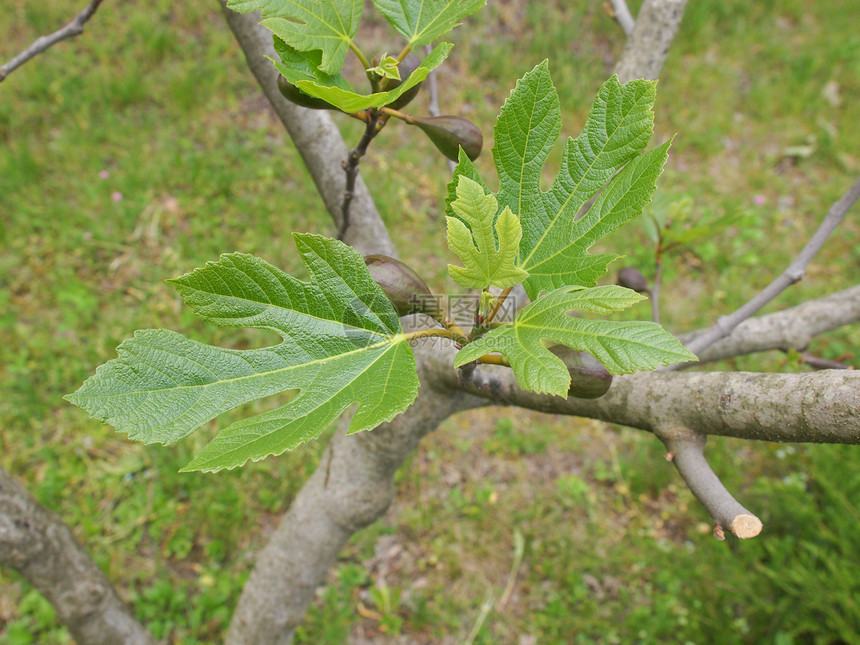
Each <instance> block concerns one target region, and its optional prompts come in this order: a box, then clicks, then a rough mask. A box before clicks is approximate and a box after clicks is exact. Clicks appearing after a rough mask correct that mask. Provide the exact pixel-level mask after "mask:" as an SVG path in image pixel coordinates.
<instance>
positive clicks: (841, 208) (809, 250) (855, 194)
mask: <svg viewBox="0 0 860 645" xmlns="http://www.w3.org/2000/svg"><path fill="white" fill-rule="evenodd" d="M858 198H860V179H858V180H857V181H855V182H854V183H853V184H852V185H851V187H850V188H849V189H848V191H847V192H846V193H845V194H844V195H843V196H842V197H841V198H840V199H839V201H837V202H836V203H835V204H833V206H831V207H830V210H829V211H827V216H826V217H825V218H824V221H823V222H821V225H820V226H819V227H818V230H817V231H815V234H813V236H812V237H811V238H810V240H809V242H807V243H806V246H804V247H803V249H802V250H801V251H800V253H798V254H797V257H796V258H794V260H793V261H792V263H791V264H789V265H788V268H786V269H785V271H783V272H782V273H781V274H780V275H779V276H778V277H777V278H776V279H775V280H774V281H773V282H771V283H770V284H769V285H768V286H766V287H765V288H764V289H762V290H761V291H760V292H759V293H758V294H757V295H756V296H754V297H753V298H752V299H751V300H749V301H748V302H747V303H746V304H744V305H743V306H741V307H740V308H739V309H737V310H736V311H734V312H733V313H731V314H729V315H727V316H721V317H720V318H718V319H717V322H716V323H714V325H713V326H712V327H709V328H708V329H706V330H705V331H704V332H702V333H700V334H698V335H697V336H696V337H695V338H693V339H692V340H691V341H690V342H689V343H688V344H687V349H689V350H690V351H691V352H693V353H694V354H696V355H698V354H699V353H701V352H703V351H704V350H706V349H707V348H708V347H710V346H711V345H713V344H714V343H716V342H717V341H718V340H720V339H722V338H725V337H726V336H728V335H729V334H731V333H732V330H733V329H735V327H737V326H738V325H740V324H741V323H742V322H743V321H745V320H746V319H748V318H749V317H750V316H752V315H753V314H755V313H756V312H757V311H758V310H759V309H761V308H762V307H764V306H765V305H766V304H767V303H769V302H770V301H771V300H773V299H774V298H776V297H777V296H778V295H779V294H781V293H782V292H783V291H785V290H786V289H787V288H788V287H790V286H791V285H793V284H795V283H796V282H799V281H800V280H802V279H803V276H804V274H805V272H806V267H807V265H808V264H809V263H810V261H811V260H812V258H813V257H814V256H815V254H816V253H818V250H819V249H820V248H821V247H822V246H824V242H825V241H827V238H828V237H829V236H830V234H831V233H832V232H833V231H834V230H835V229H836V227H837V226H839V224H840V222H842V220H843V219H844V218H845V215H846V213H848V211H849V210H850V209H851V207H852V206H853V205H854V203H855V202H856V201H857V199H858Z"/></svg>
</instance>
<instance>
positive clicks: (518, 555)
mask: <svg viewBox="0 0 860 645" xmlns="http://www.w3.org/2000/svg"><path fill="white" fill-rule="evenodd" d="M525 552H526V539H525V537H523V534H522V533H521V532H520V531H519V530H517V529H514V560H513V562H512V563H511V571H510V573H509V574H508V583H507V584H506V585H505V590H504V592H502V597H501V598H500V599H499V604H498V605H496V610H497V611H500V612H501V611H504V609H505V606H506V605H507V604H508V601H509V600H510V599H511V595H513V593H514V587H516V584H517V575H518V574H519V572H520V567H521V566H522V564H523V556H524V555H525Z"/></svg>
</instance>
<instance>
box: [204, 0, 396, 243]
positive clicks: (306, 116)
mask: <svg viewBox="0 0 860 645" xmlns="http://www.w3.org/2000/svg"><path fill="white" fill-rule="evenodd" d="M219 4H220V5H221V7H222V9H223V11H224V17H225V18H226V20H227V24H228V25H229V26H230V29H231V30H232V31H233V35H234V36H235V37H236V40H237V41H238V43H239V45H240V46H241V48H242V50H243V51H244V53H245V59H246V61H247V63H248V67H249V68H250V69H251V72H252V73H253V74H254V76H255V77H256V79H257V81H258V82H259V84H260V87H261V88H262V90H263V93H264V94H265V95H266V98H267V99H269V103H271V105H272V108H274V110H275V112H276V113H277V115H278V118H279V119H280V120H281V122H282V123H283V124H284V126H285V127H286V128H287V131H288V132H289V134H290V137H291V138H292V140H293V143H295V145H296V148H297V149H298V151H299V154H301V156H302V159H303V160H304V162H305V164H306V165H307V167H308V170H309V171H310V173H311V177H312V178H313V180H314V183H315V184H316V187H317V190H318V191H319V194H320V195H321V196H322V198H323V201H324V202H325V206H326V210H328V212H329V215H331V217H332V219H333V220H334V222H335V225H336V226H337V228H338V230H342V228H343V212H342V209H341V208H342V206H343V196H344V194H345V191H346V187H347V186H346V177H345V173H344V172H343V169H342V167H341V165H340V162H341V161H342V160H345V159H346V158H347V155H348V151H347V147H346V144H345V143H344V141H343V138H342V137H341V135H340V131H339V130H338V129H337V126H336V125H335V124H334V120H333V119H332V117H331V115H329V114H328V113H326V112H323V111H321V110H309V109H307V108H303V107H299V106H297V105H294V104H293V103H290V102H289V101H287V100H286V99H285V98H284V97H283V96H282V95H281V93H280V91H279V90H278V71H277V70H276V69H275V68H274V66H273V65H272V62H271V61H269V60H267V59H266V58H265V57H266V56H272V57H274V58H277V55H276V54H275V50H274V46H273V45H272V34H271V32H269V31H268V30H267V29H266V28H265V27H261V26H260V25H259V24H258V22H259V15H258V14H255V13H253V14H239V13H236V12H234V11H232V10H231V9H227V8H226V6H225V5H224V3H223V1H220V0H219ZM350 192H351V194H352V197H351V199H350V207H349V214H350V215H349V217H350V226H349V228H348V229H347V230H346V231H345V233H344V241H345V242H346V243H347V244H349V245H351V246H353V247H355V248H356V249H358V250H359V251H360V252H361V253H362V254H364V255H369V254H371V253H382V254H383V255H389V256H392V257H397V253H396V250H395V248H394V244H393V243H392V241H391V237H390V236H389V235H388V231H387V230H386V228H385V224H384V223H383V221H382V218H381V217H380V216H379V211H377V210H376V205H375V204H374V203H373V198H372V197H371V196H370V192H369V191H368V190H367V186H366V185H365V183H364V181H363V180H362V178H361V177H360V176H359V177H357V178H356V181H355V187H354V189H353V190H352V191H350Z"/></svg>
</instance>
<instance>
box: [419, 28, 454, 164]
mask: <svg viewBox="0 0 860 645" xmlns="http://www.w3.org/2000/svg"><path fill="white" fill-rule="evenodd" d="M431 51H433V48H432V47H431V46H430V45H424V55H425V56H429V55H430V52H431ZM425 81H426V84H427V92H428V93H429V94H430V104H429V105H428V106H427V110H428V111H429V112H430V116H439V115H440V114H441V112H439V84H438V83H437V81H436V71H435V70H434V71H432V72H430V73H429V74H428V75H427V78H426V79H425ZM456 167H457V162H455V161H451V160H450V159H448V169H449V170H450V171H451V174H452V175H453V174H454V168H456Z"/></svg>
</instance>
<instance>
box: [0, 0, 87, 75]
mask: <svg viewBox="0 0 860 645" xmlns="http://www.w3.org/2000/svg"><path fill="white" fill-rule="evenodd" d="M101 3H102V0H92V1H91V2H90V3H89V4H88V5H87V6H86V7H84V9H83V11H81V12H80V13H79V14H78V15H77V16H75V19H74V20H72V21H71V22H70V23H69V24H68V25H66V26H65V27H63V28H62V29H58V30H57V31H55V32H54V33H52V34H49V35H47V36H39V37H38V38H37V39H36V40H35V41H34V42H33V44H32V45H30V46H29V47H28V48H27V49H25V50H24V51H22V52H21V53H20V54H18V55H17V56H15V58H13V59H12V60H10V61H9V62H8V63H6V64H5V65H3V66H2V67H0V83H2V82H3V81H4V80H6V77H7V76H9V74H11V73H12V72H14V71H15V70H16V69H17V68H19V67H20V66H21V65H23V64H24V63H26V62H27V61H28V60H30V59H32V58H35V57H36V56H38V55H39V54H41V53H42V52H44V51H46V50H48V49H50V48H51V47H53V46H54V45H56V44H57V43H58V42H60V41H61V40H66V38H72V37H74V36H79V35H81V34H82V33H84V25H85V24H86V23H87V21H88V20H89V19H90V18H92V17H93V14H94V13H95V12H96V10H97V9H98V8H99V5H100V4H101Z"/></svg>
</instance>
